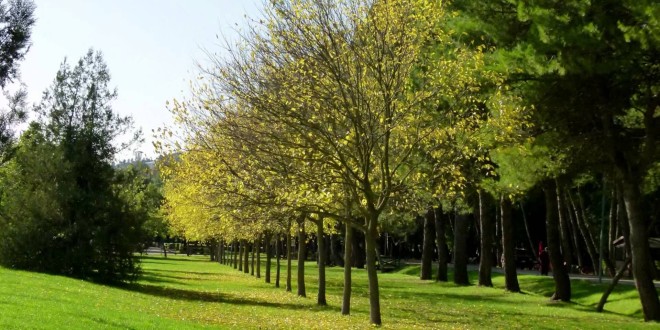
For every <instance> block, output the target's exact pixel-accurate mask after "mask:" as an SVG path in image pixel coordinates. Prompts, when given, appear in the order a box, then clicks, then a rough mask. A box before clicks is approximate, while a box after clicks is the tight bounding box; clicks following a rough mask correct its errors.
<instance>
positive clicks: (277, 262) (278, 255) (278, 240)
mask: <svg viewBox="0 0 660 330" xmlns="http://www.w3.org/2000/svg"><path fill="white" fill-rule="evenodd" d="M280 236H281V235H280V234H277V235H276V237H277V238H276V239H275V287H276V288H279V287H280V272H281V271H280V270H281V267H280V260H281V259H282V258H281V254H282V252H281V250H280V247H281V243H282V239H281V237H280Z"/></svg>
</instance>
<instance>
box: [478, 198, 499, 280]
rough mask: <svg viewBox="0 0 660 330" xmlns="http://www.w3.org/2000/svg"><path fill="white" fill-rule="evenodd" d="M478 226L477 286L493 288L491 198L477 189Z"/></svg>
mask: <svg viewBox="0 0 660 330" xmlns="http://www.w3.org/2000/svg"><path fill="white" fill-rule="evenodd" d="M478 193H479V219H480V220H479V224H480V226H481V230H480V232H481V257H480V258H479V285H480V286H488V287H491V286H493V280H492V278H491V271H492V268H493V243H494V240H495V237H494V236H495V223H494V222H493V217H492V216H491V214H490V206H491V198H490V196H489V195H488V194H487V193H486V192H485V191H483V190H481V189H479V191H478Z"/></svg>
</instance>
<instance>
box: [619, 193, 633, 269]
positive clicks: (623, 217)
mask: <svg viewBox="0 0 660 330" xmlns="http://www.w3.org/2000/svg"><path fill="white" fill-rule="evenodd" d="M617 205H618V206H617V208H616V218H617V223H618V224H619V231H621V236H623V242H624V245H623V255H624V258H625V259H628V258H630V259H631V260H632V252H631V250H632V249H631V248H630V224H629V222H628V216H627V212H626V203H624V201H623V188H621V187H617ZM630 268H631V267H629V269H628V270H629V272H628V276H629V277H632V269H630Z"/></svg>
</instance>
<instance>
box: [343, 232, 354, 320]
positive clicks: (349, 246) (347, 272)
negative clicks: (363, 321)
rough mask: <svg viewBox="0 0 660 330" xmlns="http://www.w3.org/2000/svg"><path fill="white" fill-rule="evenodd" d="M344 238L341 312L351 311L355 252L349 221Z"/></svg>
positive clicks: (347, 313) (348, 312) (346, 313)
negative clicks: (352, 269) (352, 259)
mask: <svg viewBox="0 0 660 330" xmlns="http://www.w3.org/2000/svg"><path fill="white" fill-rule="evenodd" d="M345 231H346V233H345V235H346V236H345V238H344V292H343V298H342V303H341V314H342V315H349V314H350V313H351V266H352V265H351V262H350V260H351V255H352V254H353V228H351V226H350V225H349V224H348V223H347V224H346V230H345Z"/></svg>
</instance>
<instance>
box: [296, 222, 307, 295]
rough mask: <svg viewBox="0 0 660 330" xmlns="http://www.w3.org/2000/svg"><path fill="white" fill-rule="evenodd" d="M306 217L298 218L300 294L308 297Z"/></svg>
mask: <svg viewBox="0 0 660 330" xmlns="http://www.w3.org/2000/svg"><path fill="white" fill-rule="evenodd" d="M305 218H306V216H302V217H301V218H299V220H298V278H297V280H298V296H299V297H307V290H306V289H305V252H306V251H305V249H306V248H307V244H305V241H306V240H307V235H306V233H305Z"/></svg>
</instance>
